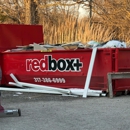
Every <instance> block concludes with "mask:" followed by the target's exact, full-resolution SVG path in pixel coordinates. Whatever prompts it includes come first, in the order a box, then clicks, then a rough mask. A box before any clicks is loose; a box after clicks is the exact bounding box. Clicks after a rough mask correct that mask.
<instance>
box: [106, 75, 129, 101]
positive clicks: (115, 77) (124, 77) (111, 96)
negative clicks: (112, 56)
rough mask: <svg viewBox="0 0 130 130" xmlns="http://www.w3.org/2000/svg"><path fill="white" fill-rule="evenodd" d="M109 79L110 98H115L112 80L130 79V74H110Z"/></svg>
mask: <svg viewBox="0 0 130 130" xmlns="http://www.w3.org/2000/svg"><path fill="white" fill-rule="evenodd" d="M107 78H108V89H109V97H110V98H113V88H112V79H128V78H130V72H114V73H108V74H107Z"/></svg>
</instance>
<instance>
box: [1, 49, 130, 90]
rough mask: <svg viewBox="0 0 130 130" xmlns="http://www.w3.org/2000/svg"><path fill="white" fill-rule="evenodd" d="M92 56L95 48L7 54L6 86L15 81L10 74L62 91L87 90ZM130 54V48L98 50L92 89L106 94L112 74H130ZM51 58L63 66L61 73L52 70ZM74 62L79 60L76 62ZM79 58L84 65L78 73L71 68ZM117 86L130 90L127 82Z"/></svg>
mask: <svg viewBox="0 0 130 130" xmlns="http://www.w3.org/2000/svg"><path fill="white" fill-rule="evenodd" d="M91 53H92V50H91V49H86V50H75V51H53V52H11V53H9V52H8V53H7V52H6V53H3V60H2V61H3V66H2V70H3V76H4V77H5V79H6V82H5V83H6V84H7V83H8V82H9V81H12V79H11V77H10V76H9V74H10V73H13V74H14V75H15V76H16V77H17V78H18V80H19V81H22V82H28V83H35V84H41V85H42V84H43V85H48V86H54V87H58V88H84V85H85V80H86V75H87V72H88V67H89V63H90V58H91ZM129 53H130V49H129V48H125V49H124V48H123V49H118V48H115V49H114V48H113V49H112V48H104V49H98V51H97V55H96V59H95V63H94V69H93V73H92V77H91V82H90V88H91V89H96V90H104V91H106V90H107V89H108V85H107V73H108V72H125V71H127V72H129V71H130V57H129V56H128V57H127V55H129ZM48 56H50V61H53V62H55V63H57V66H58V65H59V68H60V69H61V70H58V67H57V70H53V71H49V70H48V67H47V66H49V63H48V61H49V60H48V59H49V58H48ZM74 59H75V61H74V62H72V61H73V60H74ZM77 59H79V62H80V63H81V64H82V66H80V67H79V70H78V71H72V70H71V69H76V60H77ZM67 60H69V63H70V65H69V70H65V68H67V67H68V62H67ZM27 61H28V62H27ZM63 63H64V64H66V66H65V65H63ZM71 63H73V64H71ZM50 64H52V67H54V66H53V65H54V64H53V63H51V62H50ZM42 65H43V66H42ZM45 66H46V67H45ZM45 69H46V70H45ZM62 69H63V70H62ZM113 86H114V91H118V90H124V89H126V88H127V89H130V81H128V80H124V79H123V80H114V81H113Z"/></svg>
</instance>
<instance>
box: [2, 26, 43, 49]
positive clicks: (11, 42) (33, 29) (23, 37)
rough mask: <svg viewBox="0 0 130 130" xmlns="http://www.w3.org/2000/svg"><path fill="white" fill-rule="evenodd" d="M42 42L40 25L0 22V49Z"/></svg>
mask: <svg viewBox="0 0 130 130" xmlns="http://www.w3.org/2000/svg"><path fill="white" fill-rule="evenodd" d="M33 42H36V43H41V42H43V30H42V26H41V25H15V24H0V51H5V50H7V49H12V48H15V47H16V46H23V45H28V44H30V43H33Z"/></svg>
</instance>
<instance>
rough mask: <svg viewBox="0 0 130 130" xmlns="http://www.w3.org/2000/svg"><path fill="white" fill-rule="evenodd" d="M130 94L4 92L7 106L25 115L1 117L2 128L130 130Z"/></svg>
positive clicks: (4, 102)
mask: <svg viewBox="0 0 130 130" xmlns="http://www.w3.org/2000/svg"><path fill="white" fill-rule="evenodd" d="M129 101H130V96H119V97H115V98H113V99H109V98H108V97H88V98H87V99H83V98H82V97H78V98H76V97H63V96H60V95H45V94H34V93H22V94H16V93H15V92H2V105H3V106H4V107H5V108H20V109H21V112H22V116H21V117H4V118H0V130H130V116H129V115H130V103H129Z"/></svg>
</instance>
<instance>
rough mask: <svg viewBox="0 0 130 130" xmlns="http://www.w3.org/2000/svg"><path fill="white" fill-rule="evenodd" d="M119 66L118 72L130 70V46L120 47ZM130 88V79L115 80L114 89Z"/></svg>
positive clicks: (118, 52)
mask: <svg viewBox="0 0 130 130" xmlns="http://www.w3.org/2000/svg"><path fill="white" fill-rule="evenodd" d="M116 57H117V67H116V72H130V48H127V49H124V48H122V49H118V50H117V55H116ZM127 89H128V90H130V80H129V79H117V80H113V90H114V91H115V92H116V91H124V90H127Z"/></svg>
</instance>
